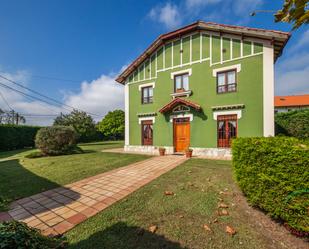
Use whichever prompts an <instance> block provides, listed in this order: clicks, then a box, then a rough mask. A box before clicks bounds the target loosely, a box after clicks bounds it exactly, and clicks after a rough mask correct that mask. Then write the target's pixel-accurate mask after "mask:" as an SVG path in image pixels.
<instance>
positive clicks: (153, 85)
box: [138, 82, 155, 91]
mask: <svg viewBox="0 0 309 249" xmlns="http://www.w3.org/2000/svg"><path fill="white" fill-rule="evenodd" d="M148 86H152V88H155V82H150V83H146V84H142V85H139V86H138V90H139V91H141V90H142V88H143V87H148Z"/></svg>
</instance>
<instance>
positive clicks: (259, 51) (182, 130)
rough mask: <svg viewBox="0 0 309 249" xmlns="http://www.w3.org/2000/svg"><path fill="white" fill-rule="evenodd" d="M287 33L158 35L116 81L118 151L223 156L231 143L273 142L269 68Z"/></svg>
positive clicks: (200, 29)
mask: <svg viewBox="0 0 309 249" xmlns="http://www.w3.org/2000/svg"><path fill="white" fill-rule="evenodd" d="M289 37H290V34H289V33H286V32H281V31H273V30H264V29H256V28H248V27H239V26H231V25H222V24H216V23H208V22H202V21H198V22H195V23H193V24H190V25H188V26H185V27H183V28H180V29H178V30H175V31H172V32H169V33H166V34H163V35H160V36H159V37H158V38H157V39H156V40H155V41H154V42H153V43H152V44H151V45H150V46H149V47H148V48H147V49H146V50H145V51H144V52H143V53H142V54H141V55H140V56H139V57H138V58H137V59H136V60H135V61H134V62H132V63H131V65H129V66H128V67H127V68H126V69H125V70H124V71H123V72H122V73H121V74H120V75H119V76H118V78H117V79H116V81H117V82H119V83H121V84H123V85H124V86H125V150H126V151H132V152H134V151H135V152H136V151H139V152H150V153H154V154H155V153H157V151H158V148H159V147H165V148H166V152H167V153H183V152H184V151H185V150H186V149H187V148H192V149H193V155H194V154H195V155H205V156H229V155H230V149H229V147H230V145H231V140H232V139H233V138H235V137H253V136H273V135H274V63H275V61H276V60H277V58H278V57H279V56H280V55H281V53H282V50H283V48H284V46H285V44H286V43H287V41H288V39H289Z"/></svg>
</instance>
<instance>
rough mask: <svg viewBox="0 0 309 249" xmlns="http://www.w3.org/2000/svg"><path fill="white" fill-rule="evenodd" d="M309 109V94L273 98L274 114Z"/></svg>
mask: <svg viewBox="0 0 309 249" xmlns="http://www.w3.org/2000/svg"><path fill="white" fill-rule="evenodd" d="M301 109H309V94H304V95H293V96H275V113H277V112H288V111H294V110H301Z"/></svg>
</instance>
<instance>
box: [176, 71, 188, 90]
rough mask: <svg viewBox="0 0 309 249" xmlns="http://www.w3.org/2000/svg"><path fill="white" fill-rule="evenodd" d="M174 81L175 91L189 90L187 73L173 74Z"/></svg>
mask: <svg viewBox="0 0 309 249" xmlns="http://www.w3.org/2000/svg"><path fill="white" fill-rule="evenodd" d="M174 81H175V87H174V91H175V92H176V93H177V92H185V91H189V74H188V73H186V74H180V75H175V78H174Z"/></svg>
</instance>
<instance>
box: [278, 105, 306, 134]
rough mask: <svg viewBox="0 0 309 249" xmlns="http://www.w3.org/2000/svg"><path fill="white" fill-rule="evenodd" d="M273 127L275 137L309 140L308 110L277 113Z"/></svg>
mask: <svg viewBox="0 0 309 249" xmlns="http://www.w3.org/2000/svg"><path fill="white" fill-rule="evenodd" d="M275 127H276V135H279V134H283V135H286V136H292V137H297V138H309V109H307V110H300V111H290V112H284V113H277V114H276V115H275Z"/></svg>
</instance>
